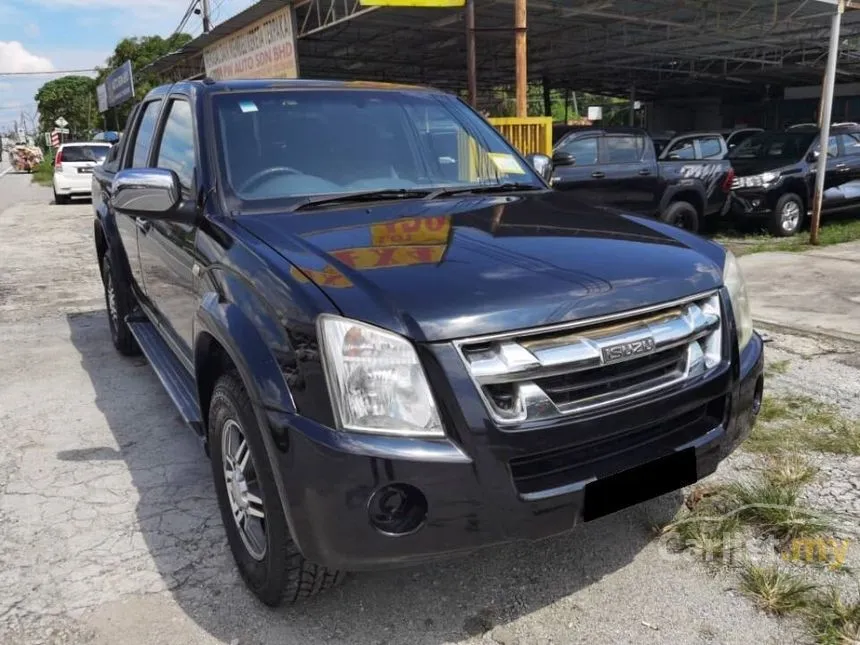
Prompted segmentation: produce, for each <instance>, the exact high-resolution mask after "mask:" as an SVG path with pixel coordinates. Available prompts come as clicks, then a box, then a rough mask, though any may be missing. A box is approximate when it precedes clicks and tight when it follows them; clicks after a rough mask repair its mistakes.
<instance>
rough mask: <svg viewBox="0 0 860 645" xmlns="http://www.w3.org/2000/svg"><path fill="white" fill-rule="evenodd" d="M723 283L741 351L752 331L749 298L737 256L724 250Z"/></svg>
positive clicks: (748, 340)
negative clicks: (732, 313) (727, 294)
mask: <svg viewBox="0 0 860 645" xmlns="http://www.w3.org/2000/svg"><path fill="white" fill-rule="evenodd" d="M723 284H725V285H726V289H727V290H728V292H729V300H731V303H732V311H733V312H734V316H735V328H736V329H737V332H738V349H739V350H740V351H743V349H744V347H746V346H747V343H749V342H750V339H751V338H752V333H753V321H752V313H751V312H750V300H749V296H748V295H747V286H746V283H745V282H744V276H743V274H742V273H741V267H740V265H739V264H738V261H737V258H735V256H734V253H732V252H731V251H726V263H725V265H724V266H723Z"/></svg>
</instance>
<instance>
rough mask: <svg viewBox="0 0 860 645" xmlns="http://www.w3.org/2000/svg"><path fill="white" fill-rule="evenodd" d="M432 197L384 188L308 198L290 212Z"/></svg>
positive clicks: (411, 190)
mask: <svg viewBox="0 0 860 645" xmlns="http://www.w3.org/2000/svg"><path fill="white" fill-rule="evenodd" d="M428 195H430V191H429V190H417V189H416V190H413V189H409V188H394V189H393V188H383V189H381V190H368V191H364V192H360V193H345V194H341V195H321V196H319V197H308V198H307V199H303V200H302V201H300V202H299V203H298V204H296V205H295V206H293V207H292V208H291V209H289V210H290V211H300V210H306V209H309V208H314V207H316V206H322V205H329V204H349V203H356V202H375V201H383V200H397V199H418V198H421V197H427V196H428Z"/></svg>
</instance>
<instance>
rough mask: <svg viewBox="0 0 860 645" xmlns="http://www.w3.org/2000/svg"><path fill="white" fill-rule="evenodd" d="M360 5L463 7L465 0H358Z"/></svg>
mask: <svg viewBox="0 0 860 645" xmlns="http://www.w3.org/2000/svg"><path fill="white" fill-rule="evenodd" d="M358 4H360V5H361V6H362V7H465V6H466V0H359V3H358Z"/></svg>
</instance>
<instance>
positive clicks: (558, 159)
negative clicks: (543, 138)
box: [552, 152, 576, 166]
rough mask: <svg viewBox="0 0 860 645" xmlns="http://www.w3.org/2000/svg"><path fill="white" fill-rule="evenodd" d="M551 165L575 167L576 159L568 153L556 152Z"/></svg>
mask: <svg viewBox="0 0 860 645" xmlns="http://www.w3.org/2000/svg"><path fill="white" fill-rule="evenodd" d="M552 164H553V165H554V166H575V165H576V157H574V156H573V155H572V154H570V153H569V152H556V153H554V154H553V155H552Z"/></svg>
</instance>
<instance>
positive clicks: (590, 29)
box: [151, 0, 860, 99]
mask: <svg viewBox="0 0 860 645" xmlns="http://www.w3.org/2000/svg"><path fill="white" fill-rule="evenodd" d="M284 4H285V3H284V2H283V1H282V0H261V1H260V2H257V3H256V4H254V5H252V6H251V7H250V8H249V9H247V10H245V11H243V12H242V13H240V14H237V15H236V16H234V17H232V18H230V19H229V20H227V21H225V22H223V23H221V24H220V25H218V26H217V27H215V28H214V29H213V30H212V31H211V32H210V33H209V34H204V35H202V36H200V37H198V38H197V39H195V40H193V41H192V42H190V43H189V44H188V45H186V46H185V47H184V48H183V49H182V50H180V51H178V52H176V53H174V54H170V55H169V56H166V57H164V58H162V59H159V60H158V61H156V62H155V63H153V64H152V66H151V67H152V69H154V70H157V71H161V72H167V73H170V74H171V75H173V76H174V77H188V76H193V75H196V74H200V73H201V72H202V63H201V52H202V50H203V49H204V48H205V47H206V46H207V45H210V44H212V43H213V42H215V41H216V40H218V39H219V38H222V37H224V36H226V35H228V34H230V33H232V32H234V31H236V30H238V29H240V28H242V27H243V26H245V25H247V24H249V23H251V22H253V21H254V20H257V19H258V18H260V17H262V16H264V15H266V14H268V13H270V12H271V11H273V10H275V9H277V8H279V7H282V6H283V5H284ZM513 6H514V0H476V27H477V29H478V33H477V61H478V64H477V68H478V84H479V87H481V88H484V89H489V88H497V87H500V86H509V85H511V84H512V83H513V79H514V51H513V41H514V38H513V30H512V26H513V13H514V9H513ZM834 10H835V8H834V7H833V6H832V5H831V4H828V3H826V2H822V1H820V0H712V1H710V2H706V1H696V0H637V1H636V2H630V1H627V0H528V71H529V79H530V80H531V81H540V80H541V79H543V78H547V79H548V80H549V82H550V84H551V85H552V86H553V87H559V88H563V87H569V88H572V89H578V90H586V91H592V92H598V93H609V94H626V93H627V92H628V91H629V89H630V87H631V86H635V87H636V93H637V96H638V97H640V98H643V99H648V98H654V97H666V96H685V95H686V96H704V95H715V94H722V93H724V92H726V91H732V90H740V91H745V90H746V91H750V92H755V93H761V92H762V91H763V90H765V88H766V87H767V86H771V87H773V88H781V87H787V86H798V85H817V84H820V82H821V77H822V75H823V70H824V65H825V61H826V57H827V42H828V36H829V32H830V20H829V18H830V16H832V15H833V12H834ZM464 17H465V15H464V12H463V10H461V9H414V8H388V7H386V8H373V7H362V6H360V5H359V3H358V0H299V2H297V3H296V20H297V32H298V37H299V44H298V52H299V67H300V71H301V75H302V76H303V77H306V78H346V79H363V80H378V81H395V82H407V83H421V84H429V85H435V86H438V87H443V88H448V89H461V88H464V87H465V86H466V37H465V21H464ZM840 40H841V55H840V59H839V67H838V71H837V82H838V83H846V82H855V81H858V80H860V51H858V50H860V12H853V11H849V12H847V13H846V14H845V16H844V18H843V21H842V36H841V39H840Z"/></svg>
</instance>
